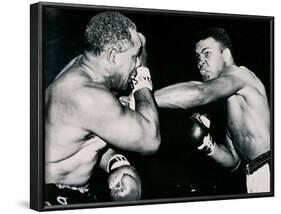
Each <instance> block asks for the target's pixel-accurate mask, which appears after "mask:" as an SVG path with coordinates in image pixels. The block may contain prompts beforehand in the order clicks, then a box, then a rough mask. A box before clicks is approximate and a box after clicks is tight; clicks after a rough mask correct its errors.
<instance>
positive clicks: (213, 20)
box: [30, 2, 274, 211]
mask: <svg viewBox="0 0 281 214" xmlns="http://www.w3.org/2000/svg"><path fill="white" fill-rule="evenodd" d="M30 50H31V52H30V69H31V70H30V72H31V73H30V78H31V79H30V84H31V85H30V98H31V99H30V100H31V103H30V106H31V108H30V115H31V118H30V121H31V127H30V133H31V135H30V136H31V139H30V208H31V209H34V210H38V211H45V210H64V209H77V208H89V207H93V208H94V207H107V206H129V205H142V204H159V203H173V202H192V201H203V200H222V199H236V198H251V197H267V196H274V161H273V160H274V156H273V155H274V137H273V136H274V85H273V84H274V17H271V16H257V15H238V14H215V13H202V12H189V11H173V10H156V9H140V8H122V7H108V6H97V5H79V4H62V3H45V2H40V3H36V4H32V5H31V6H30Z"/></svg>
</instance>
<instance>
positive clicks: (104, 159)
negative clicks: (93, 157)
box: [99, 148, 117, 171]
mask: <svg viewBox="0 0 281 214" xmlns="http://www.w3.org/2000/svg"><path fill="white" fill-rule="evenodd" d="M115 154H117V153H116V151H115V150H113V149H111V148H108V149H107V150H106V152H105V153H103V155H102V157H101V160H100V165H99V166H100V168H101V169H103V170H104V171H107V164H108V162H109V160H110V158H112V157H113V156H114V155H115Z"/></svg>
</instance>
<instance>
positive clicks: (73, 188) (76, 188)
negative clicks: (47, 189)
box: [55, 184, 90, 193]
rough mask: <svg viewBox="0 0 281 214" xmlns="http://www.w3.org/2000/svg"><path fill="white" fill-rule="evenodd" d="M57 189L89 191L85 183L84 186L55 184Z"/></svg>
mask: <svg viewBox="0 0 281 214" xmlns="http://www.w3.org/2000/svg"><path fill="white" fill-rule="evenodd" d="M55 185H56V186H57V187H58V188H59V189H71V190H75V191H79V192H80V193H86V192H89V191H90V189H89V184H86V185H84V186H80V187H77V186H70V185H67V184H55Z"/></svg>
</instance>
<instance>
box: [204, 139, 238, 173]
mask: <svg viewBox="0 0 281 214" xmlns="http://www.w3.org/2000/svg"><path fill="white" fill-rule="evenodd" d="M209 157H211V158H212V159H213V160H214V161H215V162H217V163H218V164H219V165H221V166H223V167H226V168H229V169H230V170H231V171H235V170H236V169H237V168H238V167H239V165H240V163H241V161H240V158H239V156H238V154H237V152H236V150H235V148H234V146H233V143H232V141H231V139H230V138H229V137H228V136H227V137H226V141H225V144H216V146H215V148H214V151H213V152H212V154H211V155H209Z"/></svg>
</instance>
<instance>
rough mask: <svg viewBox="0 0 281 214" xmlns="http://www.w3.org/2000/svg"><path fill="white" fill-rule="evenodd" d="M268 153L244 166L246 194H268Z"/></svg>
mask: <svg viewBox="0 0 281 214" xmlns="http://www.w3.org/2000/svg"><path fill="white" fill-rule="evenodd" d="M270 156H271V155H270V151H268V152H265V153H263V154H261V155H260V156H258V157H257V158H255V159H254V160H252V161H251V162H250V163H248V164H247V165H246V168H245V171H246V180H247V192H248V193H258V192H270V167H269V163H270Z"/></svg>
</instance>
